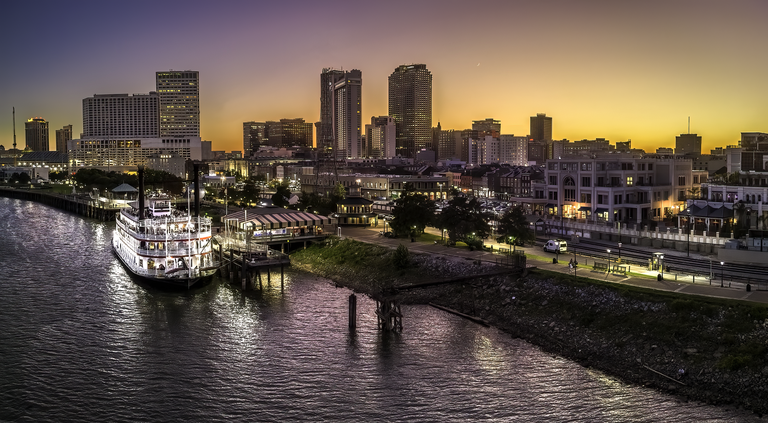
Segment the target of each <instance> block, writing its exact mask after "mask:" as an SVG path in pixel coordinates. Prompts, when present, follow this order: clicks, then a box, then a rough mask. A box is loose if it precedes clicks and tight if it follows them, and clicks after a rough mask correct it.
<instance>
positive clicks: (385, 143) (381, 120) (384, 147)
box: [363, 116, 397, 159]
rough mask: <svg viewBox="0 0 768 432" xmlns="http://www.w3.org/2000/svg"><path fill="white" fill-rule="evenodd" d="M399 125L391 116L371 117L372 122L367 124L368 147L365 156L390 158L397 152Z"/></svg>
mask: <svg viewBox="0 0 768 432" xmlns="http://www.w3.org/2000/svg"><path fill="white" fill-rule="evenodd" d="M396 134H397V127H396V126H395V119H393V118H392V117H390V116H379V117H371V123H370V124H367V125H365V138H366V147H365V152H364V154H363V156H365V157H370V158H377V159H390V158H392V157H394V156H395V155H396V153H395V137H396Z"/></svg>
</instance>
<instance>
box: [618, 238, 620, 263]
mask: <svg viewBox="0 0 768 432" xmlns="http://www.w3.org/2000/svg"><path fill="white" fill-rule="evenodd" d="M618 263H619V264H621V242H619V261H618Z"/></svg>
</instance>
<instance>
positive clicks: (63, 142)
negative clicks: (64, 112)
mask: <svg viewBox="0 0 768 432" xmlns="http://www.w3.org/2000/svg"><path fill="white" fill-rule="evenodd" d="M71 139H72V125H66V126H64V127H63V128H61V129H57V130H56V151H57V152H59V153H66V152H67V141H69V140H71Z"/></svg>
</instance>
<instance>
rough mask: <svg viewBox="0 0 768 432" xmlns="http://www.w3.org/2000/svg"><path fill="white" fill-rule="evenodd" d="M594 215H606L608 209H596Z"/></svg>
mask: <svg viewBox="0 0 768 432" xmlns="http://www.w3.org/2000/svg"><path fill="white" fill-rule="evenodd" d="M595 213H608V209H604V208H599V207H598V208H597V210H595Z"/></svg>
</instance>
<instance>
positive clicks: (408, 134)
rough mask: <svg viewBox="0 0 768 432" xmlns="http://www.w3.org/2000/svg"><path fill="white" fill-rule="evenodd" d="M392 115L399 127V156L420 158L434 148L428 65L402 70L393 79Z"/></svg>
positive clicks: (390, 82)
mask: <svg viewBox="0 0 768 432" xmlns="http://www.w3.org/2000/svg"><path fill="white" fill-rule="evenodd" d="M389 115H390V117H392V118H394V119H395V124H396V126H397V153H398V154H399V155H401V156H404V157H416V153H418V151H419V150H421V149H423V148H428V149H431V147H432V73H430V72H429V70H428V69H427V66H426V65H423V64H413V65H407V66H406V65H403V66H398V67H397V68H396V69H395V71H394V72H392V74H391V75H390V76H389Z"/></svg>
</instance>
